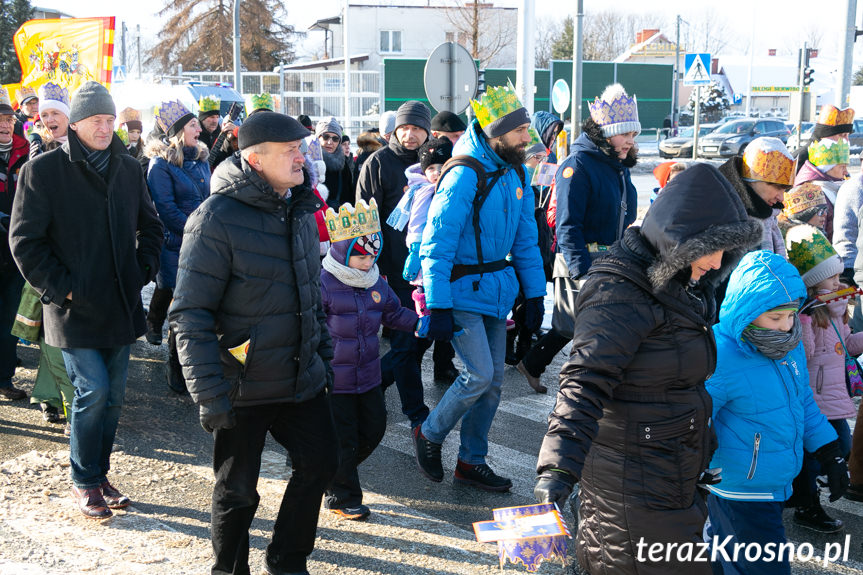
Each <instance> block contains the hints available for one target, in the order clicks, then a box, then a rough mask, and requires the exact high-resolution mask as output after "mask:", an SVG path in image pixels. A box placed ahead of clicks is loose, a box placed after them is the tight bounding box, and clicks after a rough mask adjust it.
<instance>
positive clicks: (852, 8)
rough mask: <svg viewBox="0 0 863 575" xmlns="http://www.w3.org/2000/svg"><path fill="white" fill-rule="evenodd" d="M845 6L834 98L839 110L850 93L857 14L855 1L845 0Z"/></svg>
mask: <svg viewBox="0 0 863 575" xmlns="http://www.w3.org/2000/svg"><path fill="white" fill-rule="evenodd" d="M845 6H846V9H847V10H846V12H845V38H844V39H843V46H844V49H843V50H842V63H841V65H840V67H839V81H838V82H836V98H835V100H836V106H837V107H839V108H844V107H846V106H847V105H848V97H849V94H850V92H851V64H852V60H853V59H854V41H855V40H856V39H857V25H856V24H855V23H854V17H855V15H856V14H857V0H845ZM810 90H811V89H810ZM810 93H811V92H810ZM813 103H814V102H813Z"/></svg>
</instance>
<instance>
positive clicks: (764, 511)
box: [705, 493, 791, 575]
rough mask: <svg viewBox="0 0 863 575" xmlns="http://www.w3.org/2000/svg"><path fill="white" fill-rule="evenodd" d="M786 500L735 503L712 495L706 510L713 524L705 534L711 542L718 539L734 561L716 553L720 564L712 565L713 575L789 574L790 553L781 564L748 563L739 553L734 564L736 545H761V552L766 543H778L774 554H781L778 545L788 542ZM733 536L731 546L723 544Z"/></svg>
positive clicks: (719, 543)
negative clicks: (784, 510)
mask: <svg viewBox="0 0 863 575" xmlns="http://www.w3.org/2000/svg"><path fill="white" fill-rule="evenodd" d="M784 508H785V502H784V501H736V500H733V499H723V498H722V497H717V496H716V495H714V494H713V493H711V494H710V495H709V496H708V497H707V511H708V513H709V514H710V523H709V525H708V526H707V528H706V529H705V535H706V536H707V538H708V541H709V542H711V551H712V541H713V537H714V536H716V537H717V544H718V547H720V548H722V549H725V553H726V554H727V555H728V558H729V559H731V561H726V560H725V556H724V555H723V554H722V553H720V552H717V554H716V556H717V562H716V563H714V564H713V572H714V573H723V574H724V575H790V574H791V563H790V562H789V561H788V559H789V558H788V551H787V550H786V551H785V552H784V554H783V557H782V559H783V560H782V561H779V560H776V561H763V560H761V561H747V560H746V558H745V556H744V553H743V552H742V551H741V552H740V553H739V554H738V558H737V561H734V560H733V559H734V545H735V543H738V542H740V543H758V544H760V545H761V549H762V550H764V546H765V545H766V544H767V543H775V544H776V545H775V546H774V547H773V551H774V553H776V554H777V559H778V554H779V544H781V543H785V542H786V541H787V539H786V537H785V527H784V525H783V524H782V510H783V509H784ZM728 536H731V540H730V541H729V542H728V544H726V545H723V542H724V541H725V538H726V537H728Z"/></svg>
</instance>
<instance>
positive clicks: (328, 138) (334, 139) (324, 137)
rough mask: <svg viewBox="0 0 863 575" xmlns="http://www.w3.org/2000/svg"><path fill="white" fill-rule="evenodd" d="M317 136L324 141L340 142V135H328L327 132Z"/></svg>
mask: <svg viewBox="0 0 863 575" xmlns="http://www.w3.org/2000/svg"><path fill="white" fill-rule="evenodd" d="M318 138H319V139H321V140H323V141H324V142H341V141H342V138H341V136H328V135H327V134H321V135H320V136H318Z"/></svg>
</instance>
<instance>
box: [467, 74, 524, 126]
mask: <svg viewBox="0 0 863 575" xmlns="http://www.w3.org/2000/svg"><path fill="white" fill-rule="evenodd" d="M470 106H471V108H473V113H474V115H475V116H476V119H477V121H478V122H479V127H480V128H485V127H486V126H488V125H489V124H491V123H492V122H494V121H495V120H497V119H499V118H503V117H504V116H506V115H507V114H511V113H512V112H515V111H516V110H518V109H519V108H523V107H524V106H522V105H521V102H520V101H519V99H518V96H516V94H515V88H513V87H512V82H509V81H507V85H506V86H495V87H493V88H489V89H488V90H486V92H485V94H483V95H482V96H481V97H480V99H479V101H477V100H471V101H470Z"/></svg>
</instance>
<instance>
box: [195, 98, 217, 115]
mask: <svg viewBox="0 0 863 575" xmlns="http://www.w3.org/2000/svg"><path fill="white" fill-rule="evenodd" d="M221 104H222V99H221V98H215V97H213V96H201V99H200V100H198V113H199V114H203V113H206V112H218V111H219V107H220V106H221Z"/></svg>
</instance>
